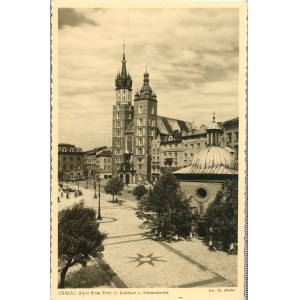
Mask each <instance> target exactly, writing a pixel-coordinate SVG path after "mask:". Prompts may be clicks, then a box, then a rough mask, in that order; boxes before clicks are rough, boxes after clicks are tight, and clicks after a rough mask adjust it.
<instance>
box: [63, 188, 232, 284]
mask: <svg viewBox="0 0 300 300" xmlns="http://www.w3.org/2000/svg"><path fill="white" fill-rule="evenodd" d="M83 192H84V195H83V196H81V197H77V198H74V197H73V196H71V197H70V199H66V198H62V199H61V202H60V203H59V209H62V208H64V207H66V206H70V205H71V204H72V203H74V202H78V201H80V200H81V199H84V200H85V203H86V205H87V206H90V207H93V208H94V209H96V210H97V207H98V199H94V198H93V196H94V192H93V191H92V190H83ZM124 200H126V199H124ZM135 213H136V201H135V200H126V201H125V202H123V203H122V205H119V204H115V203H111V196H110V195H106V194H101V215H102V220H101V221H100V230H101V231H103V232H106V233H107V234H108V237H107V239H106V240H105V242H104V245H105V250H104V252H103V254H104V257H103V258H104V261H105V262H106V263H107V264H108V265H109V266H110V268H111V269H112V270H113V271H114V272H115V273H116V274H117V275H118V276H119V278H120V279H121V281H123V283H124V284H125V285H126V286H127V287H129V288H156V287H201V286H236V285H237V256H235V255H228V254H226V253H224V252H219V251H216V252H210V251H209V250H208V248H207V246H205V245H204V244H203V243H202V241H201V240H198V239H196V238H193V239H192V241H180V242H174V243H167V242H157V241H153V240H151V239H148V238H147V237H146V236H144V235H143V234H144V233H145V232H146V229H145V228H144V226H143V221H142V220H140V219H138V218H137V217H136V215H135Z"/></svg>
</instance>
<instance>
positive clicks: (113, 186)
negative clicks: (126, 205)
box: [104, 176, 124, 202]
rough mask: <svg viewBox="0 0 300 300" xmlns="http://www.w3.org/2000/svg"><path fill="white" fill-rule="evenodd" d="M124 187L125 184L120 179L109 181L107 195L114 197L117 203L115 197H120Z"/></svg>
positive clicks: (113, 178)
mask: <svg viewBox="0 0 300 300" xmlns="http://www.w3.org/2000/svg"><path fill="white" fill-rule="evenodd" d="M123 187H124V182H123V180H122V179H121V178H120V177H117V176H115V177H112V178H111V179H109V180H108V181H107V184H106V186H105V187H104V190H105V192H106V193H108V194H111V195H112V196H113V202H115V195H118V194H119V193H120V192H121V191H122V190H123Z"/></svg>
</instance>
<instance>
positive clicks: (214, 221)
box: [205, 180, 238, 250]
mask: <svg viewBox="0 0 300 300" xmlns="http://www.w3.org/2000/svg"><path fill="white" fill-rule="evenodd" d="M205 217H206V220H207V225H208V226H209V227H212V228H213V231H214V238H215V241H216V242H221V246H222V249H223V250H228V246H229V244H230V243H236V242H237V235H238V182H237V180H231V181H230V180H228V181H226V182H225V183H224V184H223V186H222V189H221V190H220V191H219V192H218V193H217V195H216V197H215V199H214V201H213V202H212V203H210V205H209V206H208V208H207V211H206V215H205Z"/></svg>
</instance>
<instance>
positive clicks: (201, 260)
mask: <svg viewBox="0 0 300 300" xmlns="http://www.w3.org/2000/svg"><path fill="white" fill-rule="evenodd" d="M96 3H97V2H96ZM113 3H114V1H112V2H111V3H106V4H103V2H98V4H97V5H94V6H92V5H91V3H89V2H88V1H82V2H79V3H77V2H73V4H72V3H71V4H69V5H67V4H68V3H67V4H64V2H63V1H53V2H52V22H51V23H52V24H51V25H52V32H51V34H52V39H51V41H52V50H51V51H52V62H51V64H52V75H51V76H52V87H51V97H52V118H51V122H52V132H51V136H52V174H51V176H52V193H51V195H52V207H51V209H52V211H51V217H52V220H51V222H52V223H51V226H52V244H51V260H52V261H51V293H52V298H53V299H55V300H60V299H74V300H75V299H76V300H78V299H81V298H82V299H83V297H85V299H90V298H91V299H92V298H93V299H96V298H97V296H98V297H100V296H101V297H102V298H104V299H108V298H109V299H113V298H112V297H113V296H114V297H120V298H121V297H123V298H122V299H132V298H130V297H133V296H136V297H138V296H139V297H140V298H139V299H146V298H147V297H152V298H153V297H156V298H157V299H168V297H170V296H171V295H173V298H172V299H175V298H174V296H175V295H176V296H178V297H180V296H182V297H184V298H185V299H199V297H200V296H202V297H203V299H231V300H233V299H239V300H241V299H244V293H245V236H246V232H245V223H246V214H245V207H246V195H245V176H246V175H245V174H246V163H245V149H246V148H245V147H246V73H247V70H246V48H247V38H246V18H247V6H246V3H245V2H243V3H239V2H236V3H234V4H233V3H231V4H230V3H227V4H226V3H206V4H205V3H202V4H200V3H193V2H190V3H189V4H190V5H188V4H187V3H185V4H184V3H166V2H157V3H147V1H146V2H145V3H144V5H143V3H136V4H135V5H133V4H131V5H129V4H128V5H126V3H125V2H124V3H122V4H117V5H113ZM62 4H64V5H62ZM178 291H179V292H178ZM172 293H173V294H172ZM106 297H107V298H106ZM124 297H125V298H124ZM126 297H129V298H126ZM152 298H151V299H152ZM117 299H119V298H117ZM147 299H148V298H147ZM149 299H150V298H149ZM153 299H154V298H153ZM170 299H171V297H170Z"/></svg>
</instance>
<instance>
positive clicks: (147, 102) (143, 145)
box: [133, 67, 157, 183]
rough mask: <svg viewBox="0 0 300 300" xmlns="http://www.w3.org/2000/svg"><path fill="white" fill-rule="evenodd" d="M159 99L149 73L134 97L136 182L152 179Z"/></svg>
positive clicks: (134, 162)
mask: <svg viewBox="0 0 300 300" xmlns="http://www.w3.org/2000/svg"><path fill="white" fill-rule="evenodd" d="M156 131H157V99H156V94H155V93H154V92H153V91H152V89H151V87H150V85H149V73H148V72H147V67H146V72H145V73H144V84H143V87H142V88H141V90H140V92H138V91H137V92H136V94H135V98H134V133H133V165H134V166H135V170H136V175H135V176H136V177H135V182H139V183H143V182H146V181H150V180H151V142H152V140H153V139H154V138H155V137H156V135H157V132H156Z"/></svg>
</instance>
